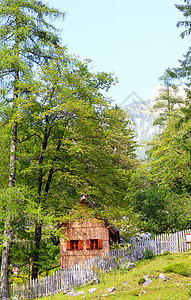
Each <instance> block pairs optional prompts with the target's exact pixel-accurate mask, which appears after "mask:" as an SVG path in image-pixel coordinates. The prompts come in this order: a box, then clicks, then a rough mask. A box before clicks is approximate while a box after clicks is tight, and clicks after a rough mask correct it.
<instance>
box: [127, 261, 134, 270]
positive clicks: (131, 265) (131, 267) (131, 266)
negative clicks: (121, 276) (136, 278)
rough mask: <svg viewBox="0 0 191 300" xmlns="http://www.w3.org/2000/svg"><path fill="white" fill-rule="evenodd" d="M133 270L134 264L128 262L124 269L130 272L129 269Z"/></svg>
mask: <svg viewBox="0 0 191 300" xmlns="http://www.w3.org/2000/svg"><path fill="white" fill-rule="evenodd" d="M133 268H135V264H134V263H131V262H129V263H128V264H127V265H126V269H127V270H131V269H133Z"/></svg>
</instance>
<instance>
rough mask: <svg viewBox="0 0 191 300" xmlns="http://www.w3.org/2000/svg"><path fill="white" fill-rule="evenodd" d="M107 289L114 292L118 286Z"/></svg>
mask: <svg viewBox="0 0 191 300" xmlns="http://www.w3.org/2000/svg"><path fill="white" fill-rule="evenodd" d="M107 291H108V292H109V293H112V292H114V291H116V288H115V287H110V288H108V289H107Z"/></svg>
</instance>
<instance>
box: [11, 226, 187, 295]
mask: <svg viewBox="0 0 191 300" xmlns="http://www.w3.org/2000/svg"><path fill="white" fill-rule="evenodd" d="M188 233H191V230H184V231H181V232H176V233H171V234H161V235H158V236H155V237H154V238H150V239H146V240H145V239H144V240H139V241H137V240H136V241H133V242H132V243H131V244H129V245H128V246H127V247H126V248H123V249H122V250H113V251H110V252H109V253H105V254H102V255H98V256H96V257H95V258H93V259H91V260H88V261H85V262H83V263H81V264H77V265H74V266H72V267H70V268H68V269H65V270H63V271H56V272H54V273H51V274H50V275H49V276H46V277H42V278H38V279H37V280H31V281H30V282H25V283H24V284H22V285H20V286H19V285H16V284H12V285H11V286H10V294H11V296H18V297H22V299H34V298H38V297H43V296H48V295H53V294H56V293H58V292H61V291H66V290H67V289H68V288H72V287H78V286H80V285H83V284H85V283H87V282H88V281H91V280H92V279H93V278H94V277H95V276H97V275H98V274H99V273H100V272H103V273H104V272H107V271H109V270H113V269H115V268H117V267H118V266H119V265H120V264H122V263H125V262H128V261H129V262H133V261H137V260H139V259H142V258H144V251H145V250H146V249H150V250H152V251H153V252H154V253H155V254H161V253H163V252H165V251H169V252H175V253H179V252H184V251H188V250H190V249H191V243H186V240H185V235H186V234H188Z"/></svg>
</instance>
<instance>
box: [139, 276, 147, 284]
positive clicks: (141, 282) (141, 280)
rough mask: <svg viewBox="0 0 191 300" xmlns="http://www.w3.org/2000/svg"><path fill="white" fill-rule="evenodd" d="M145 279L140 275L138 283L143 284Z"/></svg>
mask: <svg viewBox="0 0 191 300" xmlns="http://www.w3.org/2000/svg"><path fill="white" fill-rule="evenodd" d="M145 281H146V279H145V278H144V277H141V278H140V279H139V281H138V284H143V283H144V282H145Z"/></svg>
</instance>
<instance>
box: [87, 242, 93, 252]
mask: <svg viewBox="0 0 191 300" xmlns="http://www.w3.org/2000/svg"><path fill="white" fill-rule="evenodd" d="M91 248H92V247H91V241H90V240H86V249H87V250H91Z"/></svg>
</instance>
